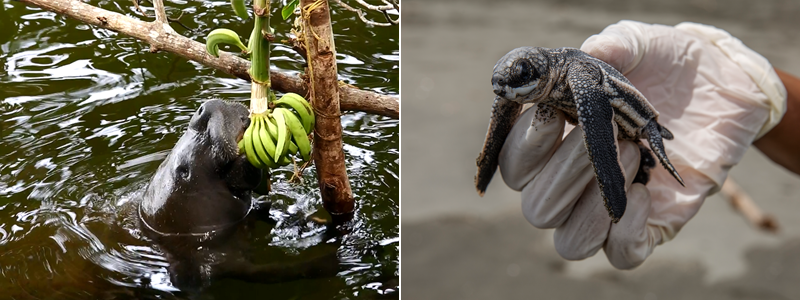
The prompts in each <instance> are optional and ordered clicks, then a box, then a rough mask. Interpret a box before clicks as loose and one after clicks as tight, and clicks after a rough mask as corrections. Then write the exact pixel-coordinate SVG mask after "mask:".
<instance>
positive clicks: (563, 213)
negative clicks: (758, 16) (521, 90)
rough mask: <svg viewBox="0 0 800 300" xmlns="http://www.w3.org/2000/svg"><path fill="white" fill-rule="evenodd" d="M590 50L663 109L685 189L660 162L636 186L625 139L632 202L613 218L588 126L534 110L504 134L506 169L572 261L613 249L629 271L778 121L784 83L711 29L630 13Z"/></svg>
mask: <svg viewBox="0 0 800 300" xmlns="http://www.w3.org/2000/svg"><path fill="white" fill-rule="evenodd" d="M581 50H583V51H585V52H587V53H589V54H591V55H593V56H595V57H597V58H599V59H601V60H603V61H606V62H608V63H609V64H611V65H612V66H614V67H615V68H617V69H618V70H620V71H621V72H622V73H623V74H625V76H626V77H627V78H628V79H629V80H630V81H631V82H632V83H633V85H634V86H635V87H636V88H637V89H638V90H639V91H641V92H642V94H644V96H645V97H646V98H647V99H648V101H650V103H651V104H653V106H655V108H656V109H657V110H658V112H659V113H660V115H659V118H658V122H659V123H660V124H662V125H664V126H665V127H666V128H668V129H669V130H670V131H672V133H673V134H674V136H675V139H674V140H671V141H668V140H664V146H665V148H666V153H667V156H668V157H669V159H670V161H671V162H672V164H673V165H674V166H675V168H676V169H677V170H678V172H679V173H680V175H681V176H682V177H683V180H684V181H685V182H686V187H682V186H681V185H680V184H679V183H678V182H677V181H676V180H675V179H674V178H673V177H672V176H670V174H669V173H668V172H667V171H666V170H665V169H664V168H663V167H662V166H661V164H660V163H657V164H656V166H655V168H654V169H652V170H651V177H650V181H649V183H648V184H647V186H644V185H642V184H638V183H637V184H631V182H632V181H633V176H634V175H635V174H636V171H637V170H638V167H639V159H640V154H639V151H638V148H637V146H636V144H634V143H633V142H630V141H620V143H619V151H620V159H621V161H622V164H623V166H624V172H625V177H626V179H627V180H626V191H627V197H628V204H627V208H626V211H625V214H624V215H623V217H622V219H620V221H619V223H616V224H612V223H611V218H610V217H609V216H608V212H607V211H606V209H605V207H604V206H603V199H602V197H601V196H600V190H599V187H598V184H597V181H596V180H595V176H594V170H593V168H592V166H591V164H590V162H589V159H588V156H587V154H586V148H585V147H584V143H583V132H582V130H581V129H580V128H577V129H575V130H572V131H571V132H570V130H571V129H572V128H573V127H572V126H571V125H568V124H567V127H566V129H565V125H564V124H565V121H564V117H563V115H560V114H559V116H558V117H557V118H555V119H551V120H550V121H549V122H547V123H542V122H543V121H541V120H542V118H536V117H535V115H536V106H533V107H532V108H531V109H528V110H527V111H525V112H524V113H523V114H522V115H521V116H520V118H519V120H518V121H517V123H516V124H515V126H514V128H513V130H512V131H511V134H510V135H509V137H508V139H507V140H506V142H505V144H504V146H503V149H502V152H501V153H500V159H499V165H500V172H501V174H502V175H503V180H505V182H506V184H507V185H508V186H509V187H510V188H512V189H514V190H517V191H522V211H523V214H524V215H525V217H526V218H527V219H528V221H529V222H530V223H531V224H532V225H534V226H536V227H538V228H556V231H555V236H554V239H555V246H556V250H557V251H558V253H559V254H560V255H561V256H562V257H564V258H565V259H569V260H580V259H584V258H587V257H590V256H592V255H594V254H595V253H597V251H598V250H600V248H603V249H604V250H605V253H606V256H607V257H608V260H609V261H610V262H611V264H612V265H613V266H614V267H616V268H619V269H630V268H634V267H636V266H638V265H640V264H641V263H642V262H644V260H645V259H646V258H647V257H648V256H649V255H650V254H651V253H652V252H653V249H654V248H655V247H656V245H660V244H662V243H664V242H666V241H668V240H670V239H672V238H673V237H675V235H676V234H677V233H678V231H679V230H680V229H681V227H683V225H684V224H686V222H687V221H689V219H691V218H692V217H693V216H694V215H695V214H696V213H697V211H698V209H700V205H702V204H703V200H704V199H705V198H706V197H708V196H709V195H711V194H713V193H715V192H716V191H718V190H719V188H720V187H721V186H722V183H723V182H724V181H725V178H726V177H727V175H728V171H729V170H730V168H731V167H733V166H734V165H736V164H737V163H738V162H739V160H741V159H742V156H744V153H745V151H746V150H747V148H748V147H749V146H750V144H751V143H752V142H753V141H754V140H755V139H756V138H757V137H760V136H761V135H763V134H764V133H766V132H767V131H769V129H771V128H772V127H773V126H774V125H776V124H777V123H778V121H779V120H780V118H781V116H782V115H783V112H784V111H785V100H786V91H785V89H784V87H783V84H782V83H781V81H780V79H779V78H778V77H777V75H776V74H775V71H774V70H773V69H772V67H771V66H770V64H769V62H767V60H766V59H765V58H763V57H762V56H760V55H758V54H757V53H755V52H753V51H752V50H750V49H749V48H747V47H745V46H744V45H743V44H742V43H741V41H739V40H738V39H736V38H734V37H732V36H730V35H729V34H728V33H727V32H725V31H722V30H719V29H716V28H714V27H710V26H705V25H700V24H694V23H682V24H679V25H677V26H675V27H672V26H663V25H650V24H644V23H639V22H632V21H622V22H619V23H617V24H613V25H611V26H609V27H607V28H606V29H605V30H603V32H601V33H600V34H599V35H595V36H592V37H590V38H589V39H587V40H586V42H584V44H583V46H582V47H581ZM565 132H567V134H566V135H564V134H565ZM644 144H645V145H647V142H646V141H644Z"/></svg>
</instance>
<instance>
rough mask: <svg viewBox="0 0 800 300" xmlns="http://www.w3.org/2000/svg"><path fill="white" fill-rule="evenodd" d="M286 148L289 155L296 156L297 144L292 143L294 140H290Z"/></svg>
mask: <svg viewBox="0 0 800 300" xmlns="http://www.w3.org/2000/svg"><path fill="white" fill-rule="evenodd" d="M287 147H289V154H291V155H294V156H297V150H298V148H297V144H296V143H295V142H294V140H290V141H289V144H288V146H287Z"/></svg>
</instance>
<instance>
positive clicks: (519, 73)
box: [508, 59, 536, 88]
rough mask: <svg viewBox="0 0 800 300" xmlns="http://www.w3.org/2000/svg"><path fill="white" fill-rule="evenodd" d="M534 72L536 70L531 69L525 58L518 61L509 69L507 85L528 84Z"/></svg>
mask: <svg viewBox="0 0 800 300" xmlns="http://www.w3.org/2000/svg"><path fill="white" fill-rule="evenodd" d="M534 72H536V70H534V69H533V67H532V66H531V63H530V62H528V60H527V59H523V60H520V61H518V62H517V63H515V64H514V67H513V69H512V70H511V76H510V78H509V80H508V86H510V87H512V88H514V87H521V86H523V85H526V84H528V83H529V82H530V80H531V78H532V77H533V73H534Z"/></svg>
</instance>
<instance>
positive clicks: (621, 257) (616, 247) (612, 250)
mask: <svg viewBox="0 0 800 300" xmlns="http://www.w3.org/2000/svg"><path fill="white" fill-rule="evenodd" d="M649 214H650V192H649V191H648V190H647V188H646V187H645V186H644V185H642V184H640V183H635V184H633V185H631V186H630V189H629V191H628V209H627V210H626V211H625V215H624V216H622V218H621V219H620V220H619V223H617V224H613V225H611V230H609V232H608V240H607V241H606V244H605V247H604V250H605V252H606V257H608V261H609V262H611V265H613V266H614V267H615V268H617V269H621V270H627V269H632V268H635V267H637V266H639V265H640V264H642V262H644V260H645V259H646V258H647V257H648V256H650V254H651V253H653V248H655V246H656V245H657V244H658V242H659V241H660V240H661V232H660V231H659V230H658V229H656V228H654V227H652V226H649V225H648V224H647V217H648V215H649Z"/></svg>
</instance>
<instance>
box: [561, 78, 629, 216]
mask: <svg viewBox="0 0 800 300" xmlns="http://www.w3.org/2000/svg"><path fill="white" fill-rule="evenodd" d="M567 80H568V82H569V85H570V89H571V90H572V95H573V97H575V104H576V106H577V112H578V124H580V126H581V128H582V129H583V138H584V143H585V145H586V150H587V151H588V152H589V160H590V161H591V162H592V166H594V172H595V177H596V178H597V183H598V184H599V185H600V194H601V196H603V202H604V204H605V206H606V209H607V210H608V214H609V216H610V217H611V220H612V222H614V223H617V222H619V219H620V218H622V215H623V214H624V213H625V206H626V205H627V202H628V199H627V197H626V193H625V175H624V173H623V172H622V166H620V162H619V154H618V152H617V149H618V147H617V139H616V138H615V137H614V109H613V107H612V106H611V97H610V95H608V94H606V93H605V92H604V91H603V87H602V80H603V79H602V73H601V71H600V70H599V69H597V67H595V66H593V65H589V64H583V65H582V66H581V67H575V68H571V71H570V72H569V73H568V76H567Z"/></svg>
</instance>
